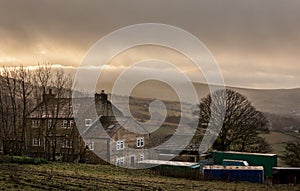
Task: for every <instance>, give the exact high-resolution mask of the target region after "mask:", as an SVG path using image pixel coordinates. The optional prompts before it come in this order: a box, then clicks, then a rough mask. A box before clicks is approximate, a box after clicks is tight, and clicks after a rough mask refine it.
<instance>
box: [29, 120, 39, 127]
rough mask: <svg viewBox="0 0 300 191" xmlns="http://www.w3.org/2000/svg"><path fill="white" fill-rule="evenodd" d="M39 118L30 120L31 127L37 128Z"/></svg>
mask: <svg viewBox="0 0 300 191" xmlns="http://www.w3.org/2000/svg"><path fill="white" fill-rule="evenodd" d="M40 124H41V123H40V120H32V121H31V126H32V127H33V128H39V127H40Z"/></svg>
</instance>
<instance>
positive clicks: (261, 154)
mask: <svg viewBox="0 0 300 191" xmlns="http://www.w3.org/2000/svg"><path fill="white" fill-rule="evenodd" d="M213 153H231V154H244V155H260V156H277V155H276V154H270V153H248V152H236V151H213Z"/></svg>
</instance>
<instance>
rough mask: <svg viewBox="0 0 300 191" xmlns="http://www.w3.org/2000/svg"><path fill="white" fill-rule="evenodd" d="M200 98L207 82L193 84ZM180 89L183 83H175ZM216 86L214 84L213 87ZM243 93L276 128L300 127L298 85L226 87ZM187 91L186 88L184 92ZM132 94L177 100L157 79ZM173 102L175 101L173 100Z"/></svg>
mask: <svg viewBox="0 0 300 191" xmlns="http://www.w3.org/2000/svg"><path fill="white" fill-rule="evenodd" d="M193 85H194V87H195V90H196V92H197V94H198V97H199V99H201V98H203V97H204V96H206V95H208V94H209V88H208V85H207V84H203V83H193ZM178 86H180V88H182V89H183V90H184V89H185V87H186V84H185V83H178ZM215 87H216V86H215ZM227 88H229V89H232V90H235V91H237V92H239V93H241V94H242V95H244V96H246V97H247V98H248V99H249V100H250V102H251V103H252V104H253V105H254V106H255V107H256V108H257V109H258V110H260V111H262V112H264V113H266V115H267V116H268V118H269V119H270V121H271V124H272V127H273V129H276V130H292V131H293V130H296V129H298V130H300V88H295V89H250V88H238V87H227ZM187 92H188V91H187ZM132 96H133V97H139V98H152V99H161V100H166V101H175V102H176V101H179V99H178V96H177V94H176V92H175V91H174V90H172V88H171V87H169V86H168V85H166V84H163V83H160V82H157V81H147V82H144V83H143V84H142V85H140V86H138V87H136V88H135V89H134V91H133V92H132ZM172 104H174V102H173V103H172Z"/></svg>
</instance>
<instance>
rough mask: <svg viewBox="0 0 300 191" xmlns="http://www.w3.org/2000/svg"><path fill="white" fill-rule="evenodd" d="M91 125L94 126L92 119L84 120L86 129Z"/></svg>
mask: <svg viewBox="0 0 300 191" xmlns="http://www.w3.org/2000/svg"><path fill="white" fill-rule="evenodd" d="M88 121H89V122H88ZM91 125H92V119H85V120H84V126H85V127H90V126H91Z"/></svg>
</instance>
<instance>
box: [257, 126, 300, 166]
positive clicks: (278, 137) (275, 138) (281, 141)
mask: <svg viewBox="0 0 300 191" xmlns="http://www.w3.org/2000/svg"><path fill="white" fill-rule="evenodd" d="M261 136H262V137H264V138H265V139H266V141H267V142H268V143H269V144H270V145H271V147H272V153H276V154H277V155H278V156H279V158H278V166H287V165H286V164H285V163H284V161H283V160H282V159H281V157H282V156H283V155H284V151H285V145H286V143H287V142H297V141H300V134H299V133H293V132H277V131H270V133H269V134H261Z"/></svg>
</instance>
